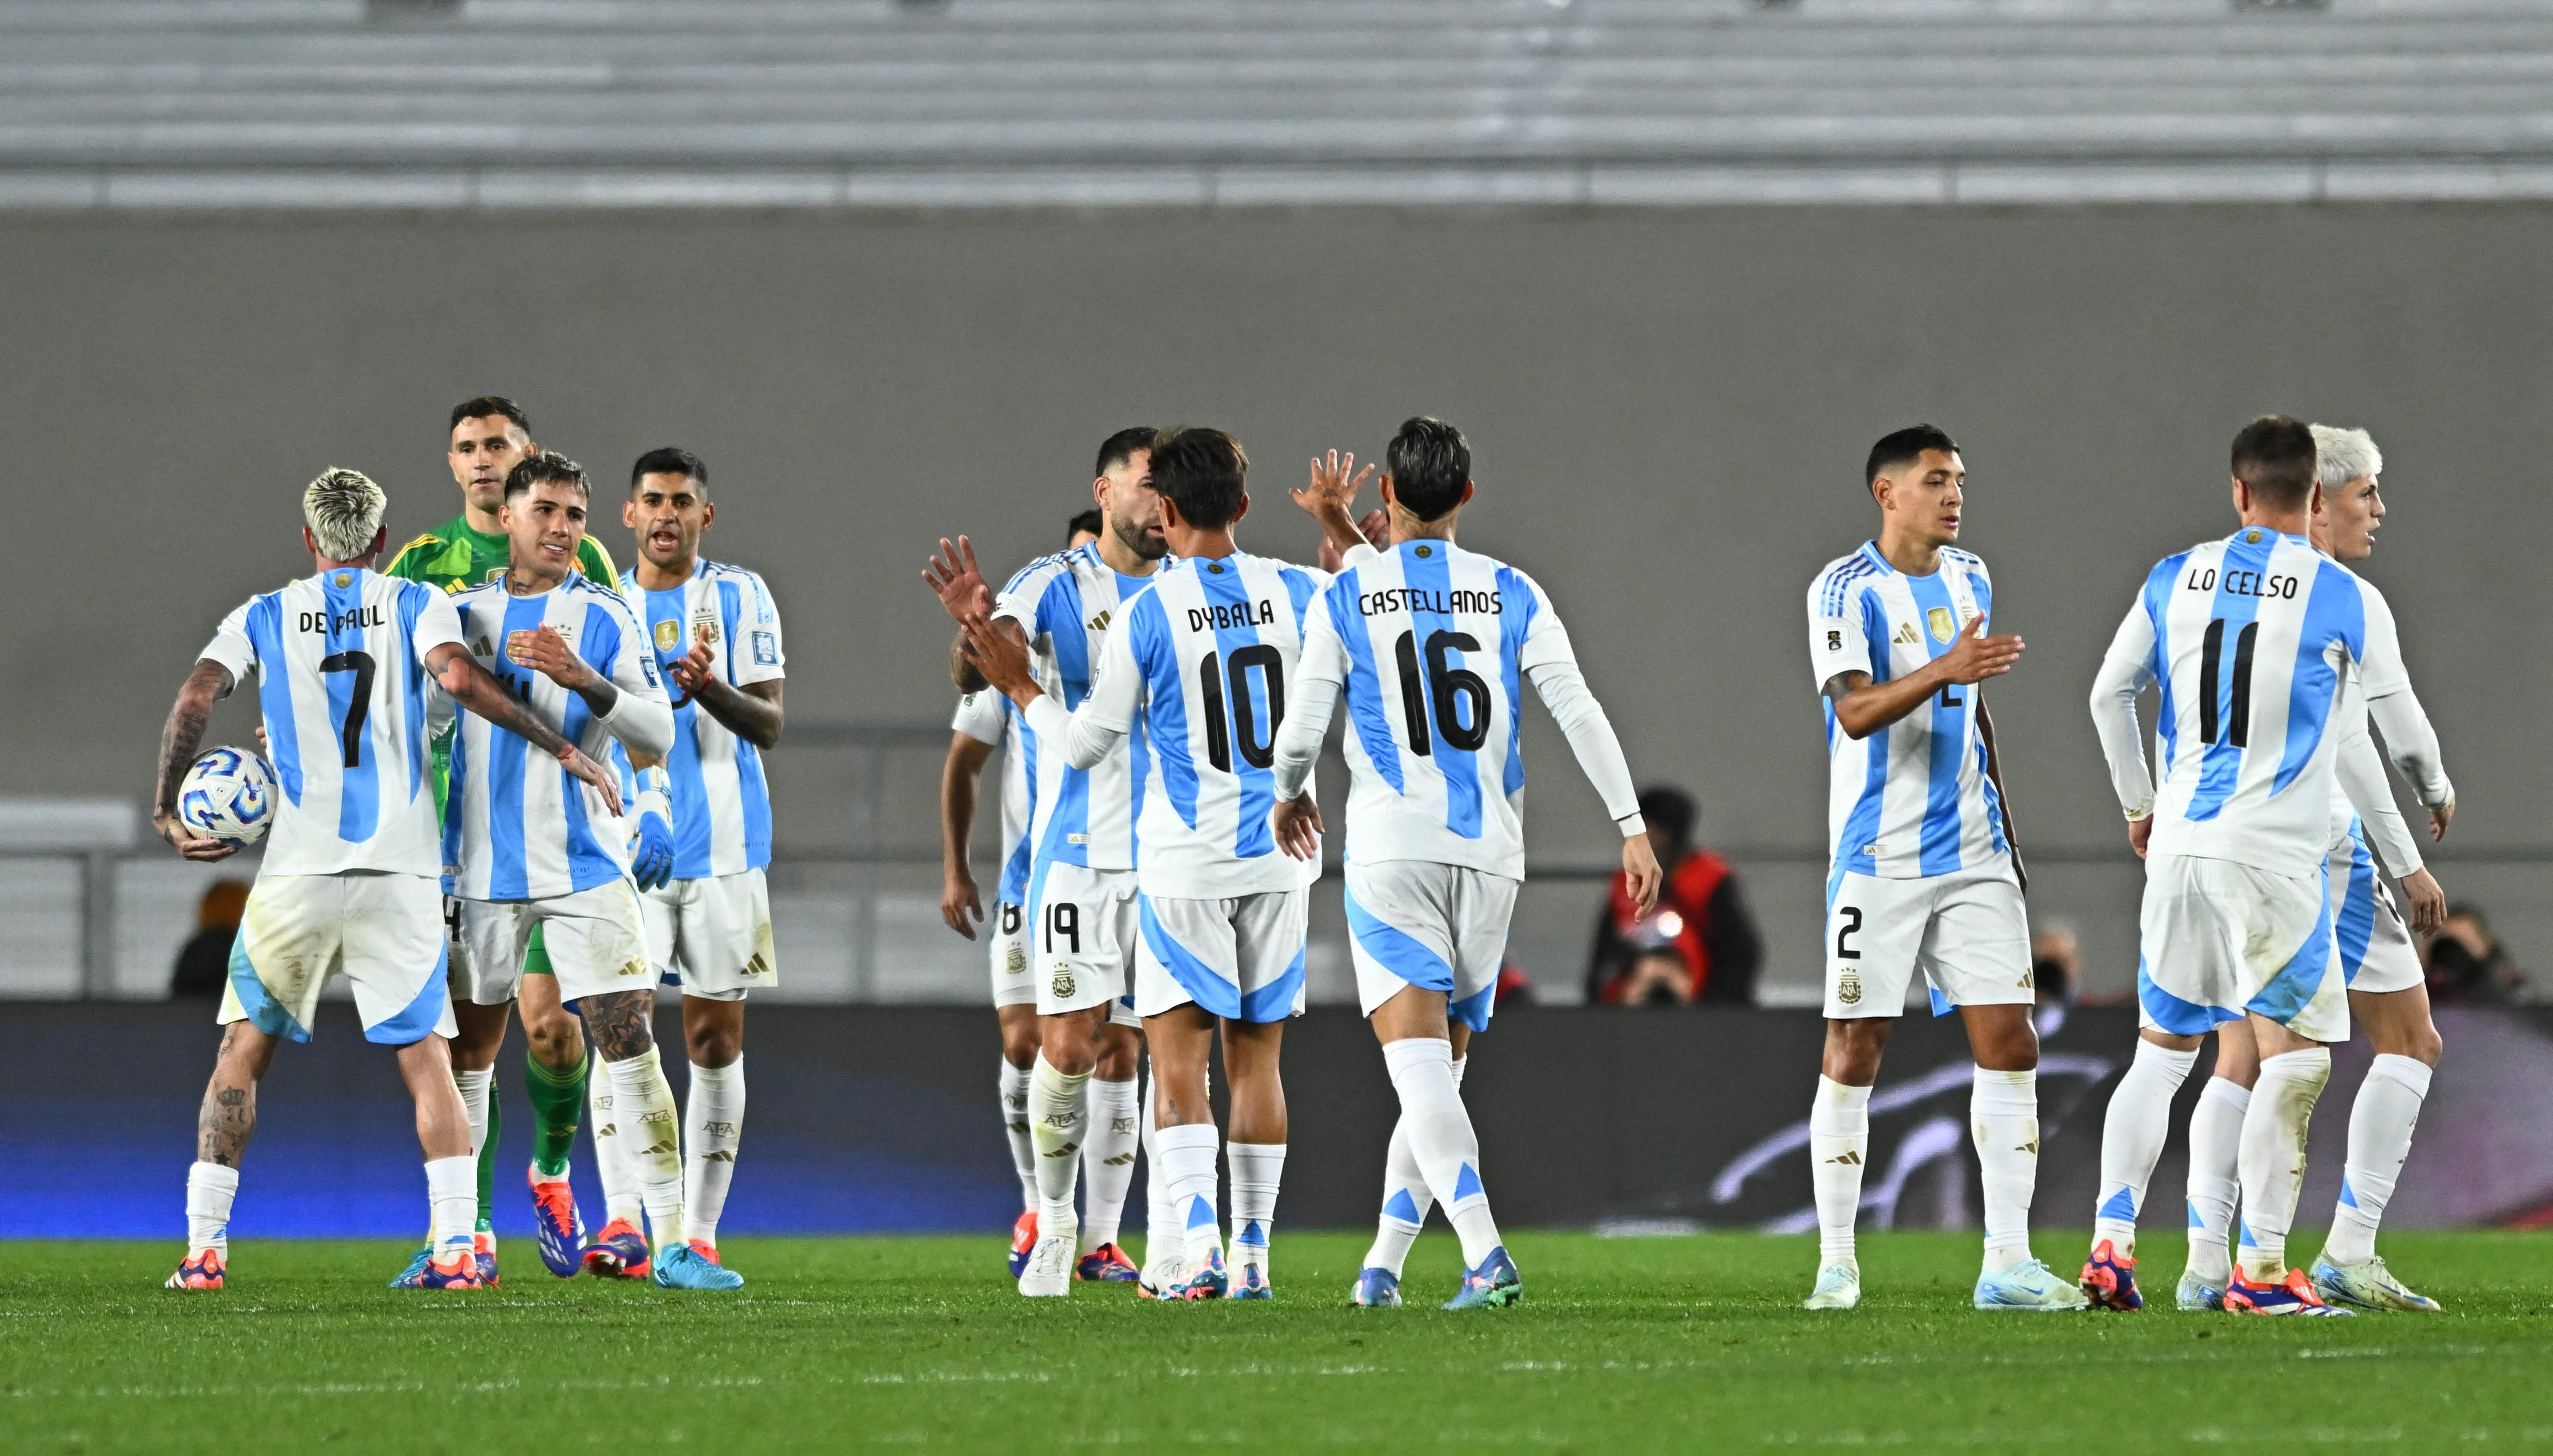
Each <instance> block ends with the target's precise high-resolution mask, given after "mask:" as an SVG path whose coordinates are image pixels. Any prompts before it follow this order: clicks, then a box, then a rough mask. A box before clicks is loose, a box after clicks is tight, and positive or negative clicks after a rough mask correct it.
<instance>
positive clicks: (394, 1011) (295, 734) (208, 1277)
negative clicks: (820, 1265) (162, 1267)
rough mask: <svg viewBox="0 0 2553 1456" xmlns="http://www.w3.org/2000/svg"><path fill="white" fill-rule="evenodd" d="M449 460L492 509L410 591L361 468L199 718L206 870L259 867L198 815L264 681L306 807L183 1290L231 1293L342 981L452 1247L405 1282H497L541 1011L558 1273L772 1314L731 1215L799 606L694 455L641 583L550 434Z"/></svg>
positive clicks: (209, 1150) (235, 635)
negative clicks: (669, 1022) (770, 783)
mask: <svg viewBox="0 0 2553 1456" xmlns="http://www.w3.org/2000/svg"><path fill="white" fill-rule="evenodd" d="M448 460H449V463H450V465H451V467H452V471H453V475H454V478H455V480H456V482H457V483H458V484H459V485H460V486H461V488H462V491H463V495H464V501H465V508H464V510H463V513H462V514H461V515H460V516H458V517H456V518H455V519H453V520H452V521H450V522H448V523H446V524H445V525H444V526H442V527H440V528H438V529H437V530H435V531H432V532H429V533H427V534H426V535H423V536H420V537H418V538H417V539H416V540H414V541H412V542H410V543H409V544H408V545H407V546H406V547H405V548H403V549H401V550H400V551H399V552H397V553H396V555H395V556H394V557H393V558H392V559H391V560H390V561H389V563H388V564H387V565H386V566H380V567H377V566H376V563H377V562H378V561H379V560H380V559H381V558H382V556H383V555H384V553H385V551H386V549H387V547H388V544H389V532H388V529H387V527H386V526H385V525H384V524H383V522H384V519H385V517H386V515H387V514H388V511H389V499H388V497H387V496H386V495H385V494H384V492H383V491H382V489H381V488H380V487H379V486H377V485H375V484H374V483H373V482H372V481H371V480H369V479H367V478H366V477H364V476H363V475H361V474H359V473H357V472H355V471H351V470H330V471H328V472H327V473H325V474H323V475H321V476H320V477H319V478H318V479H317V480H315V481H313V482H311V483H310V486H309V488H308V489H307V490H306V491H305V492H304V493H303V498H302V515H303V520H304V525H303V530H302V541H303V545H304V546H305V547H306V548H307V549H308V550H309V551H310V553H311V555H312V557H313V558H314V560H315V562H316V564H317V566H318V572H317V574H316V575H314V576H311V577H307V578H304V579H302V580H299V581H295V582H293V583H291V584H290V585H287V586H285V587H284V588H282V589H281V590H279V591H276V592H270V593H267V594H264V595H262V596H259V597H256V598H253V599H251V600H250V601H249V602H248V603H247V604H246V605H244V606H242V607H241V608H240V609H239V610H237V611H235V612H233V613H232V614H231V615H230V616H228V617H226V618H224V620H223V622H222V624H221V627H220V629H219V630H218V631H217V632H216V633H215V634H214V636H213V639H212V641H211V642H210V643H209V644H207V645H206V647H205V648H204V651H203V653H202V655H201V657H200V658H199V660H198V661H197V662H196V664H195V668H194V671H193V672H192V673H191V674H190V675H189V676H188V678H187V680H186V683H185V686H184V687H183V688H182V689H181V690H180V691H179V694H178V698H177V703H176V706H175V708H174V709H173V710H172V711H171V713H170V715H169V719H168V725H167V728H166V732H165V733H164V735H163V738H162V742H161V752H160V766H159V777H158V785H157V794H156V797H155V800H154V813H153V824H154V827H155V829H156V830H157V831H158V832H159V834H160V835H161V837H162V838H163V839H164V840H166V841H167V842H169V843H170V844H171V845H172V846H174V847H175V848H176V849H177V850H178V852H180V853H181V854H184V855H185V856H186V857H188V858H190V859H197V860H214V859H220V858H223V857H225V856H227V855H229V854H231V853H234V852H236V850H237V849H238V847H239V841H238V840H229V839H222V838H216V837H213V836H210V835H208V834H205V833H203V832H202V829H201V827H200V825H199V824H198V823H196V821H195V820H194V818H192V817H191V816H189V815H188V814H187V813H186V812H185V808H184V806H182V805H181V789H182V788H183V786H184V785H185V784H186V783H187V782H188V781H189V771H190V768H191V767H192V766H193V765H194V763H195V759H196V749H197V746H198V743H199V740H200V738H201V735H202V731H203V728H204V724H205V721H206V718H207V716H208V715H209V713H210V711H211V709H212V705H213V704H214V703H215V702H216V701H218V700H219V699H221V698H223V697H225V696H227V695H228V694H229V693H230V692H231V691H232V690H233V689H234V688H235V687H236V686H237V685H238V684H240V683H241V682H243V681H245V680H246V678H247V676H248V675H249V674H250V673H251V672H252V671H254V672H255V673H256V674H257V679H258V692H259V706H260V708H261V710H262V713H263V717H264V725H265V726H264V728H262V729H261V732H262V734H263V736H264V737H265V739H266V747H267V750H268V752H269V753H271V754H272V756H273V759H274V767H273V770H272V774H273V778H274V780H275V781H276V786H277V802H276V804H275V808H274V817H273V827H272V829H271V830H270V831H269V832H268V834H267V836H266V844H267V848H266V857H265V861H264V863H263V864H262V865H261V866H260V868H259V873H258V878H257V883H256V885H255V887H254V888H253V889H252V890H251V892H250V895H249V900H248V906H247V909H246V911H245V913H244V915H243V917H242V920H241V924H240V933H239V937H238V939H237V941H236V942H235V943H234V945H233V948H232V952H231V963H230V976H229V982H228V987H227V989H226V991H225V993H224V996H223V1000H222V1008H221V1011H220V1013H219V1020H220V1022H221V1023H222V1024H223V1026H224V1028H225V1030H224V1033H223V1037H222V1044H221V1051H220V1055H219V1059H218V1061H217V1063H216V1065H215V1068H214V1072H213V1077H212V1080H211V1083H210V1084H209V1085H208V1086H207V1087H206V1089H205V1094H204V1103H203V1110H202V1114H201V1117H200V1120H199V1125H198V1129H197V1135H196V1162H195V1164H194V1166H193V1168H192V1169H190V1170H189V1172H188V1175H187V1179H186V1215H187V1225H188V1234H187V1251H186V1257H185V1259H184V1261H183V1262H182V1263H181V1264H180V1266H179V1268H178V1270H177V1272H176V1273H175V1274H174V1275H172V1276H170V1278H169V1280H168V1284H169V1286H170V1287H171V1288H199V1289H200V1288H222V1285H223V1281H224V1276H225V1272H226V1268H227V1264H228V1257H229V1238H228V1229H229V1223H230V1214H231V1206H232V1203H233V1200H234V1198H235V1196H236V1194H237V1192H238V1188H239V1166H240V1158H241V1155H242V1153H243V1152H244V1150H245V1149H246V1146H247V1143H248V1140H249V1136H250V1134H251V1132H252V1131H253V1130H254V1128H255V1126H256V1117H257V1085H258V1082H259V1080H260V1079H261V1078H263V1076H264V1075H265V1073H266V1069H267V1067H268V1065H269V1064H271V1062H272V1061H273V1058H274V1055H275V1049H276V1046H277V1042H278V1041H280V1040H285V1039H289V1040H293V1041H306V1040H308V1039H309V1036H310V1031H309V1027H310V1024H311V1020H312V1014H313V1012H314V1011H315V1010H316V1007H317V1003H318V999H319V994H320V991H321V989H322V987H323V986H324V984H325V983H326V982H327V980H328V978H329V977H330V976H331V975H332V974H336V973H340V972H342V973H343V974H344V975H345V977H346V979H347V981H348V982H349V983H350V985H351V987H352V989H353V992H354V999H355V1008H356V1012H357V1015H358V1017H359V1019H360V1020H361V1022H362V1024H363V1028H364V1035H365V1038H366V1040H368V1041H371V1042H375V1043H379V1044H382V1045H386V1046H389V1047H392V1048H395V1049H396V1052H397V1058H398V1064H399V1068H400V1072H401V1074H402V1076H403V1077H404V1079H405V1081H406V1083H407V1086H408V1090H409V1092H410V1094H411V1095H412V1096H413V1098H414V1100H415V1103H416V1130H417V1138H418V1141H419V1143H420V1144H421V1145H422V1147H423V1150H424V1153H425V1180H426V1192H427V1200H428V1205H429V1206H428V1229H429V1233H428V1236H427V1239H426V1242H425V1245H424V1247H423V1248H421V1249H419V1250H418V1251H417V1253H416V1256H415V1257H414V1258H413V1259H412V1260H411V1261H410V1262H409V1264H408V1267H407V1268H406V1269H405V1270H404V1271H403V1272H402V1273H401V1274H400V1275H399V1276H398V1277H397V1278H396V1279H395V1280H393V1281H391V1283H392V1285H393V1286H394V1287H398V1288H484V1287H488V1286H493V1285H495V1284H496V1283H497V1282H498V1279H499V1272H498V1262H497V1247H496V1239H495V1235H494V1234H493V1233H492V1232H491V1227H492V1225H491V1221H490V1220H491V1212H492V1209H491V1202H492V1198H493V1193H494V1180H495V1150H496V1144H497V1131H498V1118H497V1106H498V1103H497V1099H496V1097H495V1096H494V1088H493V1086H492V1080H493V1077H494V1066H495V1063H496V1058H497V1053H498V1050H499V1048H500V1045H501V1044H502V1042H503V1040H504V1035H505V1027H506V1022H507V1020H508V1017H509V1015H510V1014H511V1013H510V1010H509V1008H510V1007H512V1006H514V1005H515V1004H517V1003H519V1004H520V1006H521V1008H522V1016H523V1023H524V1031H525V1036H526V1041H527V1042H528V1044H529V1053H528V1056H527V1059H526V1062H525V1066H524V1084H525V1088H526V1090H527V1091H528V1092H529V1093H530V1095H531V1101H532V1105H533V1110H534V1114H535V1118H536V1127H535V1131H534V1139H533V1158H532V1163H531V1166H530V1168H529V1169H528V1171H527V1172H528V1176H529V1182H530V1192H531V1199H532V1209H533V1214H534V1227H535V1229H536V1230H537V1233H538V1244H539V1248H540V1253H541V1258H542V1262H543V1263H544V1264H545V1265H546V1266H547V1267H548V1269H549V1271H550V1272H551V1273H552V1274H555V1275H559V1276H561V1277H567V1276H572V1275H574V1274H576V1273H578V1272H579V1271H580V1270H584V1271H589V1272H591V1273H593V1274H596V1275H598V1276H603V1277H608V1278H621V1279H634V1280H648V1279H652V1280H653V1282H654V1283H655V1284H657V1285H659V1286H662V1287H665V1288H696V1289H732V1288H739V1287H740V1286H741V1285H742V1284H743V1279H742V1278H741V1276H739V1275H737V1274H736V1273H734V1272H733V1271H731V1270H727V1269H725V1268H723V1267H722V1265H721V1263H720V1259H719V1254H718V1221H719V1217H720V1214H721V1212H722V1209H723V1206H724V1204H725V1200H726V1190H727V1185H728V1180H729V1178H730V1177H731V1176H732V1175H733V1172H734V1164H735V1151H736V1146H737V1142H738V1138H739V1135H740V1129H741V1125H742V1120H743V1115H744V1067H743V1054H742V1039H743V1000H744V997H745V995H746V994H747V992H748V991H749V990H750V989H751V988H753V987H755V986H767V985H770V984H772V983H773V977H774V970H773V959H772V947H771V913H770V902H769V895H768V892H767V890H766V888H765V886H764V880H763V870H764V866H765V865H766V864H767V863H768V862H769V860H770V857H771V802H770V795H769V792H768V790H767V788H766V786H765V784H764V780H763V775H762V769H761V761H760V757H759V752H760V750H762V749H767V748H769V747H771V746H772V745H773V744H774V743H775V742H776V741H777V740H778V738H779V734H780V728H781V692H780V687H781V678H782V664H783V657H782V651H781V633H780V617H779V614H778V612H777V611H776V610H775V609H774V608H773V606H772V603H771V597H770V594H769V593H768V592H767V591H766V590H765V589H764V587H763V584H762V580H761V578H760V577H758V576H756V575H755V574H753V573H752V572H749V571H743V570H739V569H737V568H734V567H727V566H722V565H719V564H717V563H714V562H706V561H703V560H701V559H700V555H699V546H700V537H701V533H702V532H703V531H704V530H706V529H708V527H709V525H710V523H711V520H712V519H713V518H714V516H715V514H716V507H715V506H713V505H712V504H710V503H709V469H708V467H707V466H706V465H705V464H704V463H703V462H702V461H701V460H700V459H699V458H698V457H696V456H693V455H691V454H690V453H689V452H686V451H682V450H673V449H665V450H654V451H650V452H648V453H647V454H645V455H642V456H640V457H639V458H638V460H637V463H636V464H635V465H634V466H633V467H632V469H631V471H630V481H629V497H628V500H627V502H626V503H625V504H624V505H623V507H622V520H623V522H624V523H625V524H627V525H628V526H629V527H630V528H631V530H632V531H633V532H634V533H635V537H636V549H637V560H636V562H635V564H634V565H633V566H632V567H631V568H630V569H629V570H628V571H627V572H626V573H623V574H621V575H620V576H618V577H616V578H615V577H614V576H613V574H612V571H611V555H610V553H609V552H607V551H606V550H604V549H603V547H602V545H601V544H600V543H599V542H597V541H595V540H594V539H592V538H591V537H589V536H587V535H586V525H587V519H588V514H589V511H590V508H591V506H592V504H593V503H592V495H593V487H592V484H591V483H590V482H589V481H588V479H587V477H586V474H585V472H584V470H583V469H582V468H581V467H579V466H578V465H577V464H576V463H575V462H574V461H572V460H569V459H567V458H566V457H565V456H562V455H559V454H556V453H554V452H549V451H543V450H541V449H539V448H538V447H537V446H536V445H535V444H534V443H533V441H532V438H531V433H530V422H529V419H528V417H527V416H526V415H525V413H524V412H523V410H522V408H521V406H519V405H517V404H515V403H514V402H513V401H512V400H509V399H505V398H501V397H498V396H493V395H491V396H483V397H480V398H476V399H471V400H467V401H465V402H463V403H462V404H460V405H457V406H455V407H454V409H453V411H452V416H451V421H450V441H449V450H448ZM668 682H670V683H671V684H672V692H671V693H670V694H669V692H668V689H667V683H668ZM220 751H222V752H224V753H228V752H229V750H220ZM231 757H232V758H233V759H234V760H236V758H237V757H238V755H236V754H232V755H231ZM660 980H661V981H673V982H679V984H680V985H681V987H682V995H683V1029H684V1040H685V1042H686V1044H687V1050H688V1051H689V1053H690V1056H691V1062H692V1068H691V1085H690V1090H689V1094H688V1096H687V1097H686V1098H685V1099H684V1101H685V1105H684V1106H683V1107H682V1108H680V1109H679V1110H678V1109H677V1107H676V1105H675V1098H674V1094H673V1089H672V1085H671V1083H670V1082H669V1081H668V1080H667V1078H666V1076H665V1072H664V1068H663V1064H662V1063H661V1060H660V1056H659V1052H658V1050H657V1047H656V1045H655V1039H654V1034H653V1031H652V1023H653V1019H654V1009H655V998H656V986H657V984H658V983H659V981H660ZM589 1040H590V1041H591V1042H592V1044H593V1049H592V1050H593V1053H594V1055H595V1057H596V1059H597V1060H599V1061H600V1063H601V1067H600V1070H599V1072H594V1073H590V1072H589V1067H588V1049H587V1042H588V1041H589ZM588 1120H590V1123H591V1126H592V1130H593V1138H594V1145H595V1154H596V1162H597V1165H598V1168H599V1170H600V1172H601V1174H602V1180H603V1187H604V1194H605V1199H606V1203H607V1208H608V1216H607V1221H606V1223H605V1224H604V1226H603V1227H602V1228H601V1229H600V1230H599V1231H597V1232H595V1233H594V1234H592V1235H591V1236H590V1237H589V1234H588V1231H587V1228H586V1224H585V1220H584V1218H583V1216H582V1215H581V1214H580V1213H579V1211H578V1210H577V1207H576V1200H575V1196H574V1194H573V1192H572V1191H571V1190H570V1187H569V1182H568V1157H569V1153H570V1151H571V1149H572V1148H573V1146H574V1144H575V1139H576V1133H577V1129H578V1127H579V1125H580V1122H583V1121H588ZM687 1153H688V1155H689V1156H688V1157H687V1156H686V1154H687Z"/></svg>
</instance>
